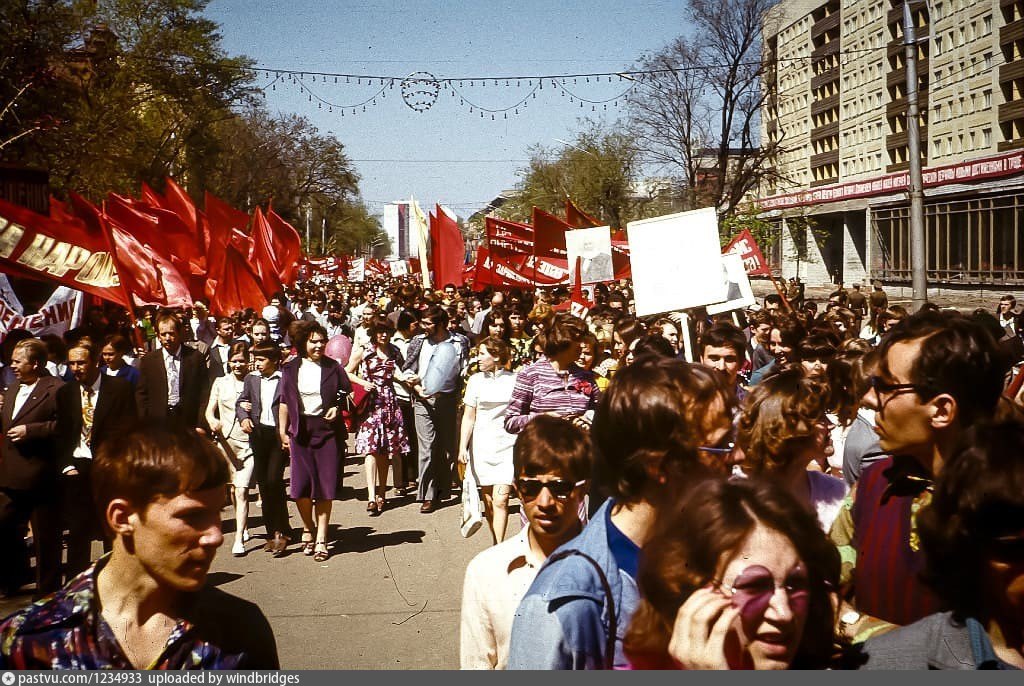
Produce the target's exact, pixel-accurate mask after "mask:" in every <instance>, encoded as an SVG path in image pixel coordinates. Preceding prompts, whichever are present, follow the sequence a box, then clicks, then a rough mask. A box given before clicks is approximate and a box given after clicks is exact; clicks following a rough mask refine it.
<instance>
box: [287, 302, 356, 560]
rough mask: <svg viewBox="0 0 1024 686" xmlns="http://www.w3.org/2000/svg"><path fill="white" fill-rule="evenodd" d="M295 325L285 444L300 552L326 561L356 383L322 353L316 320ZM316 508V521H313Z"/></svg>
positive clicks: (322, 337)
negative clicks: (349, 400)
mask: <svg viewBox="0 0 1024 686" xmlns="http://www.w3.org/2000/svg"><path fill="white" fill-rule="evenodd" d="M302 324H303V326H297V327H296V335H295V337H294V339H293V342H294V344H295V349H296V351H298V357H296V358H295V359H293V360H291V361H290V362H288V363H286V364H285V365H284V366H283V367H282V368H281V382H280V383H281V409H280V413H281V414H280V419H281V421H280V424H279V425H278V426H279V427H280V431H281V443H282V444H283V445H284V448H285V450H287V451H288V452H289V453H290V455H291V497H292V498H293V499H294V500H295V505H296V506H297V507H298V510H299V516H300V517H301V518H302V552H303V553H304V554H305V555H312V556H313V559H314V560H315V561H317V562H323V561H324V560H326V559H327V558H328V557H329V556H330V553H329V552H328V549H327V528H328V525H329V524H330V521H331V505H332V501H333V500H334V496H335V494H336V492H337V489H338V468H339V466H340V465H341V457H342V454H341V453H342V450H344V447H345V438H346V434H345V424H344V422H342V420H341V408H342V406H343V404H344V399H345V396H346V395H347V394H349V393H351V392H352V383H351V382H350V381H349V378H348V375H347V374H345V370H344V369H343V368H342V367H341V365H339V364H338V363H337V362H335V361H334V360H332V359H331V358H329V357H327V356H326V355H324V349H325V347H326V345H327V331H326V330H325V329H324V328H323V327H322V326H320V325H319V324H317V323H315V322H303V323H302ZM314 508H315V512H316V521H315V522H314V521H313V514H314Z"/></svg>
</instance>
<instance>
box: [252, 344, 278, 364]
mask: <svg viewBox="0 0 1024 686" xmlns="http://www.w3.org/2000/svg"><path fill="white" fill-rule="evenodd" d="M251 352H252V356H253V357H265V358H267V359H268V360H270V361H271V362H275V363H276V362H280V361H281V349H280V348H279V347H277V345H276V344H274V343H271V342H264V343H257V344H256V345H254V346H253V347H252V351H251Z"/></svg>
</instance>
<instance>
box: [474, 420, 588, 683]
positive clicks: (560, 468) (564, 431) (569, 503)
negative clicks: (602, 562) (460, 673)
mask: <svg viewBox="0 0 1024 686" xmlns="http://www.w3.org/2000/svg"><path fill="white" fill-rule="evenodd" d="M512 461H513V464H514V467H515V474H516V480H515V489H516V493H517V494H518V496H519V500H520V502H521V503H522V507H523V513H524V514H525V515H526V521H527V524H526V526H524V527H523V528H522V530H521V531H520V532H519V535H517V536H516V537H514V538H511V539H509V540H507V541H504V542H503V543H499V544H498V545H496V546H493V547H491V548H488V549H487V550H485V551H483V552H482V553H480V554H479V555H477V556H476V557H474V558H473V560H472V561H471V562H470V563H469V566H468V567H467V568H466V578H465V581H464V583H463V587H462V621H461V632H460V640H459V655H460V662H461V667H462V669H505V664H506V663H507V661H508V646H509V637H510V634H511V630H512V620H513V618H514V616H515V611H516V607H517V606H518V605H519V601H520V600H522V598H523V595H525V594H526V590H527V589H528V588H529V587H530V583H531V582H532V581H533V579H534V577H535V576H536V575H537V570H539V569H540V567H541V565H542V564H543V563H544V560H545V559H547V557H548V556H549V555H551V553H552V552H554V551H555V549H556V548H558V547H559V546H561V545H562V544H563V543H565V542H567V541H568V540H569V539H571V538H573V537H574V536H576V535H577V534H578V533H579V532H580V529H581V528H582V524H581V523H580V519H579V516H578V510H579V507H580V503H581V502H583V497H584V495H585V494H586V492H587V488H586V486H587V476H588V475H589V473H590V438H589V436H588V434H587V432H586V431H584V430H583V429H581V428H579V427H577V426H575V425H573V423H572V422H570V421H568V420H567V419H563V418H561V417H552V416H547V415H542V416H540V417H537V418H536V419H534V420H533V421H532V422H530V423H529V424H527V426H526V428H525V429H523V431H522V432H521V433H520V434H519V435H518V436H517V437H516V443H515V447H514V448H513V449H512Z"/></svg>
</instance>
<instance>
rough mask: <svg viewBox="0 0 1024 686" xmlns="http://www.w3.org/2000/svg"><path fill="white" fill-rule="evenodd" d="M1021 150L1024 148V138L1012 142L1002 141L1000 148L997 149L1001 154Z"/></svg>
mask: <svg viewBox="0 0 1024 686" xmlns="http://www.w3.org/2000/svg"><path fill="white" fill-rule="evenodd" d="M1021 148H1024V138H1018V139H1016V140H1012V141H1002V142H1001V143H999V145H998V146H996V149H997V150H999V152H1007V151H1009V150H1020V149H1021Z"/></svg>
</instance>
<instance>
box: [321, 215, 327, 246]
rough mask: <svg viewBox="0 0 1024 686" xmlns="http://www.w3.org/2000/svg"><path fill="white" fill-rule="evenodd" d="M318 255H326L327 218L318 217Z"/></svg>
mask: <svg viewBox="0 0 1024 686" xmlns="http://www.w3.org/2000/svg"><path fill="white" fill-rule="evenodd" d="M320 254H321V255H326V254H327V217H326V216H323V217H320Z"/></svg>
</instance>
